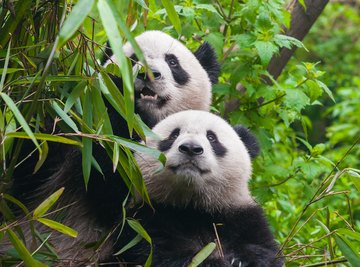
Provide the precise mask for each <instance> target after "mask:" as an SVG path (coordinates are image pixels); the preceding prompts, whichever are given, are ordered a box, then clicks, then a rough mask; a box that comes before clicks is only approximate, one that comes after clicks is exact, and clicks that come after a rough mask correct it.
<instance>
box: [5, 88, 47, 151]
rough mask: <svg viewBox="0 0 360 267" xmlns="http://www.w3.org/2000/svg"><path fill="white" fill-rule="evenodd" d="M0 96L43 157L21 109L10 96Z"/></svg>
mask: <svg viewBox="0 0 360 267" xmlns="http://www.w3.org/2000/svg"><path fill="white" fill-rule="evenodd" d="M0 95H1V97H2V99H3V100H4V101H5V103H6V104H7V106H8V107H9V109H10V110H11V112H12V113H13V114H14V116H15V118H16V119H17V121H18V122H19V123H20V125H21V127H22V128H23V129H24V131H25V132H26V134H27V135H28V136H29V138H30V139H31V141H33V143H34V144H35V145H36V147H37V149H38V150H39V153H40V155H41V148H40V145H39V143H38V142H37V140H36V138H35V136H34V134H33V132H32V131H31V129H30V127H29V125H28V124H27V122H26V120H25V118H24V117H23V115H22V114H21V112H20V111H19V109H18V108H17V107H16V105H15V103H14V102H13V101H12V99H11V98H10V97H9V96H8V95H6V94H4V93H2V92H0Z"/></svg>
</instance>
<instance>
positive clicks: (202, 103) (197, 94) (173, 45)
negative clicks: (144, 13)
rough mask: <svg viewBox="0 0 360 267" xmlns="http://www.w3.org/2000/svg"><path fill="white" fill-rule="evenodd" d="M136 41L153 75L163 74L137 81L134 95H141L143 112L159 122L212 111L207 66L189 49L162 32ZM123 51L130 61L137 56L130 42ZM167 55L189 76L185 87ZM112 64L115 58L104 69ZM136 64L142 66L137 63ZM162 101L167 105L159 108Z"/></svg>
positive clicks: (139, 103)
mask: <svg viewBox="0 0 360 267" xmlns="http://www.w3.org/2000/svg"><path fill="white" fill-rule="evenodd" d="M135 40H136V42H137V43H138V45H139V47H140V48H141V51H142V53H143V55H144V58H145V60H146V62H147V64H148V67H149V68H150V69H151V71H152V72H153V73H159V74H160V77H159V79H154V80H151V79H147V80H145V81H144V80H142V79H136V80H135V91H136V92H138V93H139V94H140V95H141V97H139V98H137V99H136V102H137V107H138V109H139V110H140V111H142V112H143V113H146V114H147V115H148V116H151V117H155V118H156V120H157V121H159V120H161V119H164V118H165V117H167V116H168V115H170V114H173V113H175V112H178V111H181V110H187V109H197V110H206V111H208V110H209V107H210V103H211V81H210V77H209V75H208V73H207V71H206V70H205V69H204V66H202V65H201V64H200V62H199V60H198V59H197V58H196V57H195V55H194V54H193V53H192V52H191V51H190V50H189V49H188V48H186V47H185V46H184V45H183V44H182V43H181V42H179V41H178V40H176V39H174V38H172V37H171V36H169V35H167V34H165V33H164V32H161V31H147V32H144V33H142V34H141V35H139V36H137V37H136V38H135ZM123 50H124V52H125V54H126V55H127V56H128V57H132V56H133V55H134V53H135V52H134V49H133V48H132V46H131V44H130V43H129V42H127V43H126V44H125V45H124V47H123ZM166 55H174V56H176V58H177V60H178V61H179V66H180V67H181V68H182V69H183V70H184V71H185V73H184V74H185V75H188V76H189V77H188V78H189V80H188V81H187V82H186V83H185V84H179V83H178V82H177V81H176V80H175V79H174V73H172V71H171V68H170V66H169V64H168V63H167V62H166V61H165V56H166ZM133 60H134V59H133ZM110 62H114V63H117V62H116V58H115V57H114V56H112V57H111V58H110V59H109V60H108V61H107V62H106V64H105V65H107V64H109V63H110ZM137 64H142V63H141V62H137ZM180 74H181V73H180ZM181 78H183V77H181ZM144 87H147V88H149V89H150V90H152V91H153V92H154V93H155V94H156V97H154V96H150V95H146V94H145V93H144V94H142V90H143V88H144ZM161 100H163V101H164V102H165V104H164V105H159V102H160V101H161Z"/></svg>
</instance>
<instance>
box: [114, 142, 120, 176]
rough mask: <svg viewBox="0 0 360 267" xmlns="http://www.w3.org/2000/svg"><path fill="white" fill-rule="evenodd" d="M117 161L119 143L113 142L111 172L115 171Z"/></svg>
mask: <svg viewBox="0 0 360 267" xmlns="http://www.w3.org/2000/svg"><path fill="white" fill-rule="evenodd" d="M118 163H119V145H118V144H117V143H114V149H113V172H115V171H116V168H117V166H118Z"/></svg>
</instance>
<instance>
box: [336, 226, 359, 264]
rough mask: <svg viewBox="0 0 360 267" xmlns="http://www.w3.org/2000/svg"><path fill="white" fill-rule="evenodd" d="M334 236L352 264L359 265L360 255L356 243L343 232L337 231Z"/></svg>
mask: <svg viewBox="0 0 360 267" xmlns="http://www.w3.org/2000/svg"><path fill="white" fill-rule="evenodd" d="M334 238H335V241H336V244H337V245H338V246H339V249H340V250H341V252H342V254H343V255H344V256H345V258H346V259H347V260H348V261H349V263H350V264H351V266H353V267H358V266H359V263H360V255H359V253H358V252H356V250H355V249H354V245H352V244H351V242H350V241H349V240H348V239H347V238H346V237H345V236H343V235H341V234H338V233H336V234H335V236H334Z"/></svg>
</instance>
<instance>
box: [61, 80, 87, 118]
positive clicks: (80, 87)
mask: <svg viewBox="0 0 360 267" xmlns="http://www.w3.org/2000/svg"><path fill="white" fill-rule="evenodd" d="M85 87H86V81H81V82H79V83H78V84H77V85H76V86H75V87H74V89H73V90H72V92H71V94H70V95H69V96H68V98H67V99H66V102H65V107H64V112H66V113H67V112H68V111H69V110H70V109H71V108H72V106H73V105H74V104H75V103H76V102H77V101H78V100H79V97H80V95H81V93H83V92H84V90H85Z"/></svg>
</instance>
